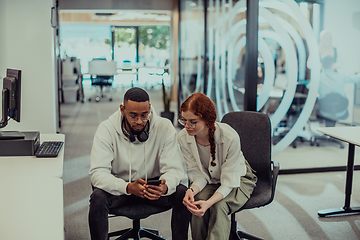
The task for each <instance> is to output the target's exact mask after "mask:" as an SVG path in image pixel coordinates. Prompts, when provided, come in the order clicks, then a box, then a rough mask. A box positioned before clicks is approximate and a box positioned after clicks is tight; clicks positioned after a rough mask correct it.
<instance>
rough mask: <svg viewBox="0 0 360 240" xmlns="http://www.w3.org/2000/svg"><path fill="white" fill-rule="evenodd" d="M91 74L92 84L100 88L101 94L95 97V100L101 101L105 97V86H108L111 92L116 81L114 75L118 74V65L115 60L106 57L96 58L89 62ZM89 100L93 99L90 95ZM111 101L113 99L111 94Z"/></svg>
mask: <svg viewBox="0 0 360 240" xmlns="http://www.w3.org/2000/svg"><path fill="white" fill-rule="evenodd" d="M89 74H90V76H91V85H92V86H97V87H99V88H100V92H99V94H98V95H97V96H96V97H95V101H96V102H99V101H100V99H101V98H104V97H105V95H104V94H103V88H104V87H106V88H108V92H109V94H110V93H111V87H112V84H113V81H114V75H116V74H117V67H116V62H115V61H113V60H112V61H107V60H106V59H94V60H91V61H90V62H89ZM88 100H89V101H91V100H92V98H91V97H90V98H89V99H88ZM109 101H112V97H111V95H110V96H109Z"/></svg>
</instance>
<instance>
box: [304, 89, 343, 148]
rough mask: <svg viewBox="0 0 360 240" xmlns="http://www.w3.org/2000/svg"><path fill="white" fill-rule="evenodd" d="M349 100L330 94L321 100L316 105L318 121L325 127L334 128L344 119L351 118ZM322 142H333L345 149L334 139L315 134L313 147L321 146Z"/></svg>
mask: <svg viewBox="0 0 360 240" xmlns="http://www.w3.org/2000/svg"><path fill="white" fill-rule="evenodd" d="M348 105H349V100H348V99H347V98H346V97H344V96H342V95H341V94H339V93H329V94H328V95H326V96H325V97H323V98H321V99H319V100H318V101H317V103H316V107H317V111H316V117H317V120H318V121H319V122H320V123H322V124H323V125H325V127H334V126H335V124H336V122H337V121H339V120H342V119H346V118H348V116H349V112H348V110H347V107H348ZM321 140H324V141H325V142H332V143H336V144H339V145H340V148H344V147H345V146H344V144H343V143H342V142H341V141H339V140H337V139H335V138H332V137H329V136H326V135H323V134H320V133H319V132H317V131H316V132H314V137H313V138H312V140H311V145H312V146H313V145H316V146H320V142H319V141H321Z"/></svg>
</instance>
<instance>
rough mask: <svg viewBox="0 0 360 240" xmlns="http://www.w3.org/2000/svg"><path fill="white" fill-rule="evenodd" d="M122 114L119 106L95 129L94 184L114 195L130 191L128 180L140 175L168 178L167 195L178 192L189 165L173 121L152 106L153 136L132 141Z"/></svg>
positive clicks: (93, 148) (151, 131)
mask: <svg viewBox="0 0 360 240" xmlns="http://www.w3.org/2000/svg"><path fill="white" fill-rule="evenodd" d="M122 118H123V116H122V114H121V111H120V109H119V110H118V111H116V112H115V113H114V114H113V115H111V116H110V117H109V118H108V119H107V120H105V121H103V122H102V123H100V125H99V127H98V129H97V131H96V133H95V137H94V141H93V146H92V150H91V156H90V171H89V174H90V180H91V183H92V185H93V186H94V187H97V188H100V189H103V190H104V191H106V192H109V193H111V194H113V195H121V194H128V193H127V192H126V187H127V184H128V183H129V182H134V181H135V180H136V179H137V178H142V179H144V180H145V181H147V179H150V178H154V177H160V179H165V180H166V184H167V186H168V191H167V194H166V195H170V194H172V193H174V192H175V190H176V186H177V185H179V183H180V181H181V182H182V183H183V184H185V185H186V183H187V177H186V173H185V166H186V165H185V161H184V159H183V156H182V153H181V152H180V150H179V146H178V142H177V139H176V131H175V128H174V126H173V125H172V123H171V122H170V121H169V120H168V119H165V118H162V117H159V116H157V115H156V113H155V112H154V111H153V109H151V115H150V128H149V138H148V139H147V141H145V142H142V143H141V142H139V141H138V140H136V141H135V142H130V141H129V139H128V138H127V137H126V136H125V135H124V133H123V131H122V129H121V121H122Z"/></svg>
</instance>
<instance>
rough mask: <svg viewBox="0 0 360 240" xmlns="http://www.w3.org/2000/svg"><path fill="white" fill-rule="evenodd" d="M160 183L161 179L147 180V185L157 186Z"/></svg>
mask: <svg viewBox="0 0 360 240" xmlns="http://www.w3.org/2000/svg"><path fill="white" fill-rule="evenodd" d="M160 183H161V180H149V181H148V182H147V185H155V186H159V185H160Z"/></svg>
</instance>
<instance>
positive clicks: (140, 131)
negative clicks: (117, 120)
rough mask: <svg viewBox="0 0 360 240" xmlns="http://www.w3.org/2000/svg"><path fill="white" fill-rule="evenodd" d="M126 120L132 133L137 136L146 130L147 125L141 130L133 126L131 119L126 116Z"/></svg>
mask: <svg viewBox="0 0 360 240" xmlns="http://www.w3.org/2000/svg"><path fill="white" fill-rule="evenodd" d="M125 121H126V124H127V125H128V126H129V128H130V131H131V133H132V134H134V135H136V136H137V135H139V134H141V133H142V132H143V131H144V128H145V126H146V125H145V126H143V127H142V128H141V129H140V130H139V131H137V130H135V129H133V128H132V126H131V124H130V123H129V121H128V120H127V119H126V118H125Z"/></svg>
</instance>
